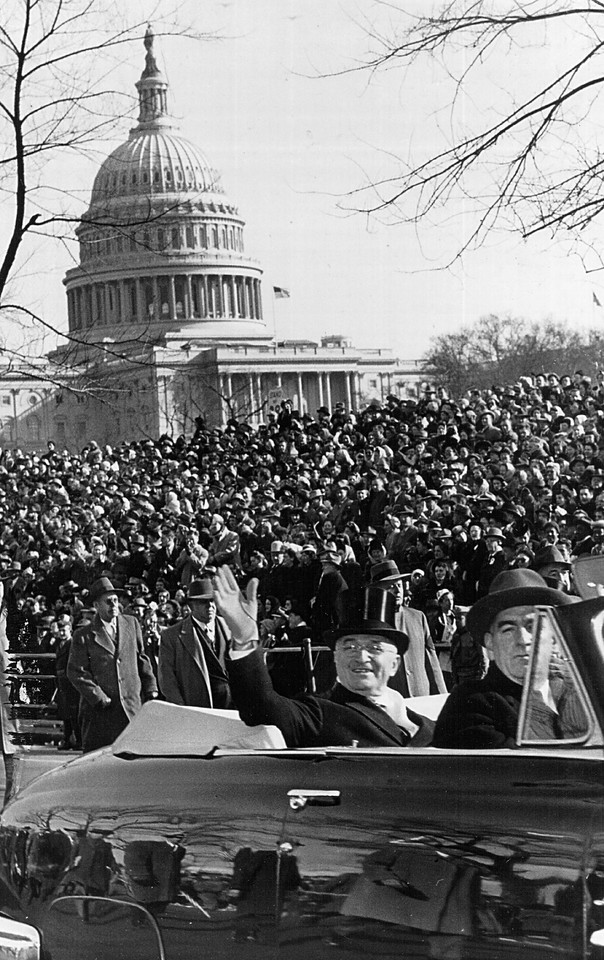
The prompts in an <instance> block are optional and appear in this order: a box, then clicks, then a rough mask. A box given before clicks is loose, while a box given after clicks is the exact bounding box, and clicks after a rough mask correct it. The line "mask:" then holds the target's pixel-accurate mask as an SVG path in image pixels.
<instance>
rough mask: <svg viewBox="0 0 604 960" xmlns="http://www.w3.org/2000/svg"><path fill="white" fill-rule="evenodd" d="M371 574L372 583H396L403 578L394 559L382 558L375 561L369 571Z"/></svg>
mask: <svg viewBox="0 0 604 960" xmlns="http://www.w3.org/2000/svg"><path fill="white" fill-rule="evenodd" d="M369 573H370V575H371V584H377V583H395V582H396V581H397V580H403V579H404V574H402V573H401V572H400V570H399V568H398V567H397V565H396V563H395V562H394V560H380V562H379V563H374V564H373V566H372V567H371V569H370V571H369Z"/></svg>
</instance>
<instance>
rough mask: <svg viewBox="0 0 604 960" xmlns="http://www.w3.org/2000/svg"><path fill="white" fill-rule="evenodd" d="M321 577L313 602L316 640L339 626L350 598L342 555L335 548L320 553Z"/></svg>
mask: <svg viewBox="0 0 604 960" xmlns="http://www.w3.org/2000/svg"><path fill="white" fill-rule="evenodd" d="M319 560H320V561H321V577H320V580H319V583H318V586H317V592H316V594H315V596H314V600H313V603H312V628H313V636H314V638H315V640H320V638H321V637H322V636H323V634H324V633H325V631H326V630H330V629H331V628H332V627H335V626H337V624H338V623H339V621H340V618H341V616H342V613H343V610H344V606H345V603H346V601H347V598H348V584H347V583H346V581H345V579H344V577H343V576H342V574H341V573H340V567H341V565H342V557H341V556H340V554H339V553H338V551H337V550H336V549H335V546H334V548H333V549H326V550H323V552H322V553H321V554H320V555H319Z"/></svg>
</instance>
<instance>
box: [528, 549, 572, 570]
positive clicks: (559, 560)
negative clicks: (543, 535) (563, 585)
mask: <svg viewBox="0 0 604 960" xmlns="http://www.w3.org/2000/svg"><path fill="white" fill-rule="evenodd" d="M553 563H555V564H556V566H557V567H561V568H562V569H564V570H570V568H571V564H570V563H569V562H568V561H567V560H565V559H564V555H563V553H562V551H561V550H560V549H559V548H558V547H549V546H547V547H542V548H541V550H539V551H538V552H537V553H536V554H535V559H534V561H533V566H534V567H535V569H537V570H538V569H539V567H545V566H548V567H549V566H550V565H551V564H553Z"/></svg>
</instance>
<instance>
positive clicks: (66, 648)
mask: <svg viewBox="0 0 604 960" xmlns="http://www.w3.org/2000/svg"><path fill="white" fill-rule="evenodd" d="M56 626H57V647H56V662H55V668H56V673H57V709H58V714H59V718H60V720H61V722H62V724H63V736H62V738H61V740H60V741H59V743H58V749H59V750H80V749H81V747H82V743H81V739H80V727H79V723H78V707H79V700H80V698H79V696H78V692H77V690H76V688H75V687H74V685H73V684H72V683H71V682H70V680H69V679H68V677H67V663H68V661H69V653H70V650H71V640H72V636H73V627H72V623H71V617H70V616H69V614H66V613H63V614H61V615H60V616H59V617H57V619H56Z"/></svg>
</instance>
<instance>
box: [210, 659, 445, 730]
mask: <svg viewBox="0 0 604 960" xmlns="http://www.w3.org/2000/svg"><path fill="white" fill-rule="evenodd" d="M228 668H229V676H230V678H231V693H232V695H233V700H234V701H235V705H236V707H237V709H238V710H239V714H240V716H241V719H242V720H243V721H244V723H247V724H248V725H249V726H254V725H255V724H258V723H268V724H274V725H275V726H276V727H278V728H279V730H281V732H282V734H283V736H284V738H285V742H286V743H287V745H288V747H329V746H333V747H335V746H347V747H350V746H352V745H353V744H356V745H357V746H359V747H409V746H412V747H425V746H429V745H430V743H431V741H432V731H433V727H434V724H433V723H432V721H431V720H428V719H427V718H426V717H422V716H420V715H419V714H417V713H414V712H412V711H411V710H409V711H408V716H409V719H410V720H412V721H413V722H414V723H415V724H417V725H418V726H419V730H418V731H417V733H416V734H415V735H414V736H413V737H409V735H408V733H407V732H406V731H405V730H403V729H401V727H399V726H398V725H397V724H396V723H395V722H394V720H392V719H391V718H390V717H389V716H388V714H387V713H386V712H385V711H384V710H382V709H381V707H378V706H377V705H376V704H374V703H371V702H370V701H369V700H367V698H366V697H362V696H359V695H358V694H356V693H353V692H352V691H350V690H347V689H346V688H345V687H343V686H341V685H340V684H336V686H335V687H334V690H333V691H332V692H331V693H330V694H329V695H328V696H326V697H318V696H314V695H307V696H302V697H297V698H296V699H290V698H289V697H282V696H280V695H279V694H278V693H276V692H275V691H274V689H273V685H272V683H271V679H270V675H269V673H268V670H267V668H266V665H265V662H264V655H263V652H262V651H261V650H254V651H253V652H252V653H250V654H248V655H247V656H246V657H241V658H237V659H236V660H231V661H229V664H228Z"/></svg>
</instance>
